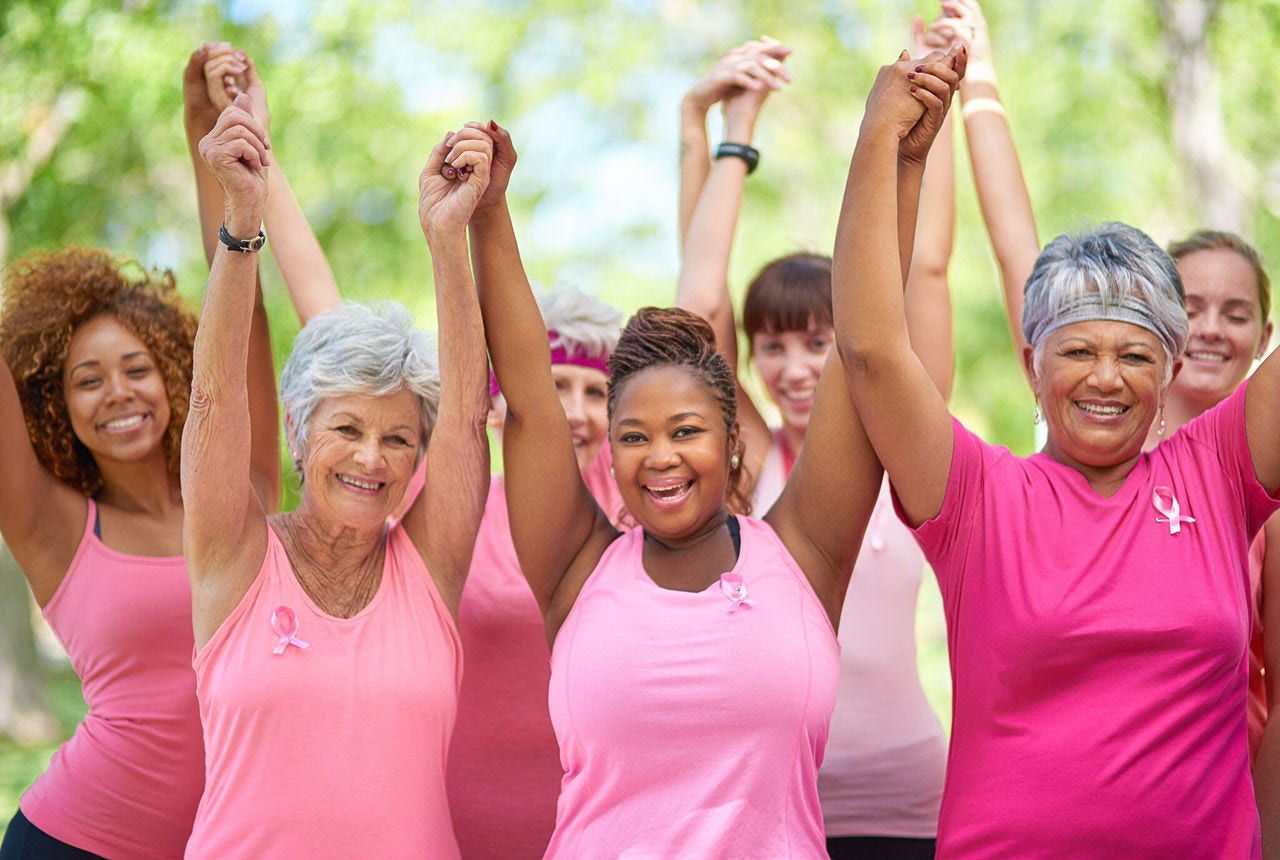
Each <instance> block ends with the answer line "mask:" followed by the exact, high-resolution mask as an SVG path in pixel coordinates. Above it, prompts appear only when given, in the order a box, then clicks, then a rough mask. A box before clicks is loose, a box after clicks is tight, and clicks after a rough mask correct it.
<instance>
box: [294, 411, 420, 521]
mask: <svg viewBox="0 0 1280 860" xmlns="http://www.w3.org/2000/svg"><path fill="white" fill-rule="evenodd" d="M421 431H422V411H421V408H420V406H419V402H418V397H417V395H415V394H414V393H413V392H412V391H409V390H408V389H405V388H402V389H400V390H399V391H397V392H395V393H394V394H384V395H367V394H346V395H341V396H338V397H329V398H326V399H325V400H322V401H320V403H319V404H318V405H317V406H316V409H315V412H314V413H312V416H311V427H310V429H309V431H308V438H307V446H306V451H305V452H304V453H303V464H302V467H303V473H304V475H305V478H306V480H305V481H304V482H303V485H302V486H303V495H304V497H305V498H306V499H307V500H308V501H309V502H311V503H312V504H314V505H317V506H318V507H319V508H321V509H322V510H324V511H327V512H329V513H331V514H332V515H334V516H335V517H337V518H340V519H341V520H342V521H345V522H349V523H351V524H352V525H358V524H366V525H368V524H380V523H382V522H384V521H385V520H386V518H387V517H388V516H391V515H392V514H393V513H395V512H396V510H397V509H398V506H399V504H400V500H401V499H402V498H403V497H404V493H405V488H406V487H407V486H408V484H409V481H410V479H411V478H412V477H413V470H414V466H415V465H416V463H417V454H418V446H419V444H420V438H421Z"/></svg>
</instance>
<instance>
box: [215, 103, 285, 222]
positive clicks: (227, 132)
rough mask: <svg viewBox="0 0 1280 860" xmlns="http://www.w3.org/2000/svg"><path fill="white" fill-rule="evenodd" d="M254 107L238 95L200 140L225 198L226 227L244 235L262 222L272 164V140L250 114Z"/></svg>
mask: <svg viewBox="0 0 1280 860" xmlns="http://www.w3.org/2000/svg"><path fill="white" fill-rule="evenodd" d="M251 107H252V104H251V102H250V100H249V96H247V95H245V94H244V93H241V94H240V95H238V96H236V100H235V101H234V102H233V103H232V104H231V106H230V107H228V108H227V109H226V110H224V111H223V112H222V114H221V115H220V116H219V117H218V122H217V124H216V125H214V127H213V131H211V132H209V133H208V134H207V135H205V137H204V139H203V140H201V141H200V157H201V158H203V159H204V161H205V164H207V165H209V169H210V170H211V171H212V172H213V175H214V178H216V179H217V180H218V184H219V185H221V186H222V193H223V196H224V198H225V199H226V208H227V219H226V220H227V229H228V230H229V231H231V234H232V235H233V236H241V237H243V236H247V235H253V234H256V233H257V231H258V229H259V226H260V225H261V222H262V210H263V206H264V205H265V203H266V199H267V168H268V167H270V165H271V142H270V140H269V139H268V138H267V133H266V131H265V130H264V129H263V128H262V126H261V125H259V124H258V121H257V120H256V119H254V118H253V116H252V115H251V114H250V112H249V111H250V108H251Z"/></svg>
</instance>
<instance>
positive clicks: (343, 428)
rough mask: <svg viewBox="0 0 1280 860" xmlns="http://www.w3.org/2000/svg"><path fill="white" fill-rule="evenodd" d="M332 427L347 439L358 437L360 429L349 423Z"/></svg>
mask: <svg viewBox="0 0 1280 860" xmlns="http://www.w3.org/2000/svg"><path fill="white" fill-rule="evenodd" d="M333 429H334V431H335V432H336V433H338V435H340V436H343V437H345V438H347V439H359V438H360V431H359V430H357V429H356V428H355V427H352V426H351V425H350V424H342V425H340V426H338V427H334V428H333Z"/></svg>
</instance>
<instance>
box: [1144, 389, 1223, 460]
mask: <svg viewBox="0 0 1280 860" xmlns="http://www.w3.org/2000/svg"><path fill="white" fill-rule="evenodd" d="M1220 402H1221V401H1220V400H1214V399H1212V398H1206V399H1196V400H1193V399H1191V398H1188V397H1187V396H1185V395H1184V394H1181V393H1179V392H1178V390H1177V389H1175V388H1170V389H1169V393H1168V395H1167V396H1166V397H1165V402H1164V433H1163V434H1161V433H1160V432H1159V431H1160V418H1159V416H1157V417H1156V420H1155V422H1154V423H1153V424H1152V425H1151V429H1150V430H1149V431H1148V432H1147V441H1146V443H1145V444H1144V445H1143V450H1145V451H1150V450H1151V449H1152V448H1154V447H1156V446H1157V445H1159V444H1160V442H1161V440H1163V439H1168V438H1169V437H1170V436H1172V435H1173V434H1174V433H1176V432H1177V431H1178V429H1179V428H1181V427H1182V425H1184V424H1186V423H1187V422H1188V421H1190V420H1191V419H1192V418H1195V417H1196V416H1197V415H1200V414H1201V413H1203V412H1205V411H1206V410H1209V409H1211V408H1213V407H1214V406H1217V405H1218V403H1220Z"/></svg>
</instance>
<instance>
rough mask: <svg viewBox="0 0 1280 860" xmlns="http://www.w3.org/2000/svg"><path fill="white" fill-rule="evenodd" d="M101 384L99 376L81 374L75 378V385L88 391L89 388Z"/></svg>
mask: <svg viewBox="0 0 1280 860" xmlns="http://www.w3.org/2000/svg"><path fill="white" fill-rule="evenodd" d="M101 384H102V377H101V376H82V377H80V378H79V379H77V380H76V382H75V387H76V388H79V389H83V390H85V391H88V390H89V389H91V388H97V387H98V386H99V385H101Z"/></svg>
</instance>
